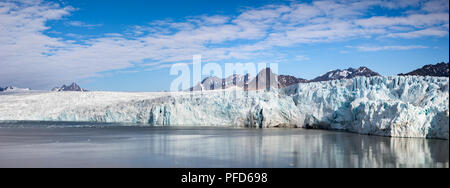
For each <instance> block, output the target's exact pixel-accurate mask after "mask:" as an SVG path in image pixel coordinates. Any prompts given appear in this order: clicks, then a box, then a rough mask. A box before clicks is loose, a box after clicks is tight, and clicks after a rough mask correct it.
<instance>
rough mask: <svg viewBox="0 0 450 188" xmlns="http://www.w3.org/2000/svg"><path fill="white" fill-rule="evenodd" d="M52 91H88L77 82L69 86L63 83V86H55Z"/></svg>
mask: <svg viewBox="0 0 450 188" xmlns="http://www.w3.org/2000/svg"><path fill="white" fill-rule="evenodd" d="M52 91H82V92H83V91H87V90H85V89H83V88H81V87H80V86H78V85H77V84H76V83H75V82H74V83H72V84H70V85H69V86H66V85H63V86H61V87H55V88H53V89H52Z"/></svg>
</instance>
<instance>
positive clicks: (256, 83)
mask: <svg viewBox="0 0 450 188" xmlns="http://www.w3.org/2000/svg"><path fill="white" fill-rule="evenodd" d="M267 75H268V76H267ZM307 82H308V80H306V79H302V78H296V77H294V76H289V75H277V74H274V73H273V72H272V70H271V69H270V68H266V69H263V70H261V71H260V72H259V73H258V74H257V75H256V77H252V76H250V75H249V74H246V75H244V76H242V75H239V74H234V75H232V76H229V77H227V78H225V79H221V78H218V77H216V76H212V77H207V78H205V79H203V81H202V82H201V83H199V84H197V85H195V86H194V87H192V88H190V91H192V90H194V91H205V90H217V89H227V88H230V87H234V86H236V87H240V88H243V89H244V90H256V89H258V90H259V89H267V88H283V87H286V86H290V85H294V84H298V83H307Z"/></svg>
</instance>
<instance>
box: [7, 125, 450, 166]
mask: <svg viewBox="0 0 450 188" xmlns="http://www.w3.org/2000/svg"><path fill="white" fill-rule="evenodd" d="M448 166H449V142H448V140H427V139H410V138H387V137H378V136H367V135H358V134H352V133H344V132H333V131H322V130H306V129H245V128H212V127H186V128H184V127H175V128H174V127H136V126H133V127H130V126H121V125H118V124H95V125H94V124H89V123H83V124H80V123H57V122H56V123H45V122H13V123H11V122H9V123H5V122H2V123H0V167H226V168H228V167H447V168H448Z"/></svg>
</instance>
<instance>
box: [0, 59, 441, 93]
mask: <svg viewBox="0 0 450 188" xmlns="http://www.w3.org/2000/svg"><path fill="white" fill-rule="evenodd" d="M410 75H416V76H437V77H448V76H449V63H448V62H447V63H445V62H442V63H438V64H435V65H425V66H423V67H422V68H419V69H416V70H414V71H411V72H409V73H405V74H402V73H401V74H398V76H410ZM357 76H365V77H371V76H381V75H380V74H378V73H377V72H374V71H372V70H370V69H369V68H367V67H364V66H363V67H359V68H357V69H354V68H351V67H350V68H348V69H343V70H340V69H336V70H331V71H328V72H327V73H325V74H323V75H321V76H318V77H316V78H314V79H311V80H307V79H303V78H297V77H295V76H291V75H277V74H274V73H273V72H272V71H271V70H270V68H266V69H263V70H261V71H260V72H259V73H258V74H257V75H256V76H255V77H253V76H251V75H249V74H246V75H239V74H233V75H231V76H229V77H227V78H224V79H223V78H218V77H216V76H212V77H207V78H205V79H203V80H202V81H201V82H200V83H198V84H197V85H195V86H194V87H191V88H190V89H189V90H190V91H205V90H216V89H227V88H230V87H239V88H243V89H245V90H258V89H268V88H283V87H287V86H290V85H294V84H298V83H310V82H321V81H329V80H339V79H351V78H354V77H357ZM29 90H30V89H28V88H25V89H23V88H17V87H12V86H9V87H5V88H2V87H0V92H5V91H29ZM51 91H56V92H60V91H80V92H84V91H88V90H86V89H83V88H81V87H80V86H79V85H77V84H76V83H72V84H71V85H69V86H66V85H63V86H61V87H55V88H53V89H52V90H51Z"/></svg>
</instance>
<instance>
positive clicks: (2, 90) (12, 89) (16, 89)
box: [0, 86, 30, 92]
mask: <svg viewBox="0 0 450 188" xmlns="http://www.w3.org/2000/svg"><path fill="white" fill-rule="evenodd" d="M27 91H30V88H19V87H15V86H8V87H5V88H1V87H0V92H27Z"/></svg>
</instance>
